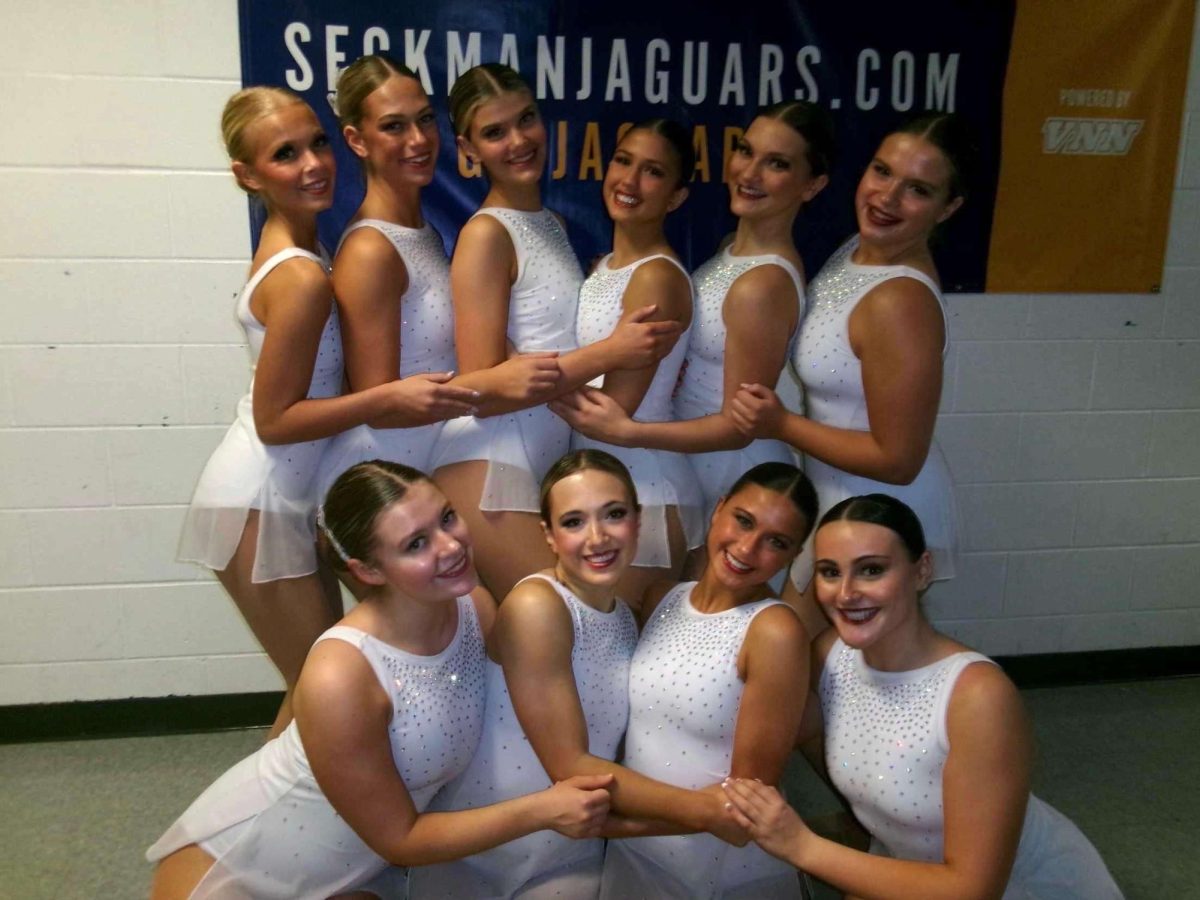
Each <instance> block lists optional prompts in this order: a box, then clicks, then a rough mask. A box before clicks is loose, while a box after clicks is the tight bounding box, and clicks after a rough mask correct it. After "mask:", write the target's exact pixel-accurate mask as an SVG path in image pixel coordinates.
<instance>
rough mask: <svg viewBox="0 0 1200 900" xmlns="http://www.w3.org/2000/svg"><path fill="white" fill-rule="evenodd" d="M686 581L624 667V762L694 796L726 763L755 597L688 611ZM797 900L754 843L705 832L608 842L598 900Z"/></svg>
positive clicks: (790, 873) (794, 889) (789, 877)
mask: <svg viewBox="0 0 1200 900" xmlns="http://www.w3.org/2000/svg"><path fill="white" fill-rule="evenodd" d="M695 586H696V585H695V583H694V582H688V583H685V584H680V585H677V586H676V587H674V588H672V589H671V591H670V592H669V593H668V594H667V595H666V596H665V597H664V598H663V599H662V601H661V602H660V603H659V605H658V607H657V608H656V609H655V610H654V613H653V614H652V615H651V617H650V619H649V621H647V623H646V627H645V628H644V629H643V631H642V637H641V640H640V641H639V642H638V647H637V650H636V651H635V652H634V654H633V663H632V665H631V666H630V670H629V729H628V731H627V733H626V735H625V765H626V766H628V767H629V768H631V769H634V770H636V771H638V772H641V773H643V774H645V775H648V776H650V777H651V778H656V779H658V780H659V781H664V782H667V783H669V784H673V785H677V786H679V787H684V788H690V789H697V788H702V787H706V786H708V785H710V784H714V783H716V782H718V781H721V780H722V779H723V778H725V776H726V775H728V774H729V771H730V767H731V765H732V762H733V738H734V732H735V730H736V728H737V719H738V712H739V710H740V708H741V701H742V692H743V690H744V688H745V684H744V682H743V681H742V680H741V678H740V677H739V676H738V671H737V658H738V654H739V652H740V651H741V648H742V643H743V642H744V641H745V638H746V632H747V631H748V630H749V628H750V623H751V622H752V621H753V620H754V617H755V616H756V615H758V614H759V613H760V612H762V610H764V609H767V608H768V607H770V606H775V605H777V604H779V603H780V601H779V600H760V601H758V602H756V603H748V604H746V605H745V606H739V607H735V608H734V609H730V610H725V611H723V612H719V613H701V612H698V611H697V610H696V609H695V608H694V607H693V606H692V603H691V594H692V590H693V589H694V588H695ZM648 891H653V896H663V897H671V898H675V897H688V898H706V897H739V898H742V897H762V896H766V897H791V896H799V884H798V882H797V879H796V874H795V870H794V869H792V868H791V867H790V866H788V865H787V864H786V863H783V862H780V861H779V860H777V859H774V858H773V857H770V856H768V855H767V854H766V853H765V852H764V851H763V850H761V849H760V848H759V847H758V845H756V844H747V845H746V846H745V847H740V848H737V847H733V846H731V845H730V844H726V843H725V842H724V841H722V840H720V839H719V838H717V837H714V836H713V835H711V834H688V835H671V836H663V837H645V838H633V839H630V840H623V841H614V842H612V843H610V845H609V850H608V859H607V860H606V861H605V873H604V885H603V889H602V891H601V897H602V898H606V900H607V898H612V900H616V898H624V897H627V896H646V895H647V893H646V892H648Z"/></svg>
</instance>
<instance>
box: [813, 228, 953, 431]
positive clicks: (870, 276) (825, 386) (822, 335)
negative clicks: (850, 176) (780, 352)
mask: <svg viewBox="0 0 1200 900" xmlns="http://www.w3.org/2000/svg"><path fill="white" fill-rule="evenodd" d="M857 246H858V238H857V237H854V238H851V239H850V240H849V241H847V242H846V243H845V244H843V245H842V246H841V247H840V248H839V249H838V250H837V251H836V252H835V253H834V254H833V256H831V257H830V258H829V261H828V262H827V263H825V265H824V266H823V267H822V268H821V271H820V272H819V273H818V274H817V277H816V278H814V279H813V280H812V283H811V284H810V285H809V287H808V298H809V306H808V315H806V316H805V318H804V324H803V325H802V326H801V328H800V338H799V340H798V341H797V342H796V348H795V351H794V352H793V354H792V367H793V370H794V372H795V374H796V377H797V378H798V379H799V380H800V383H801V384H802V385H803V386H804V398H805V405H806V407H807V410H808V416H809V417H810V418H811V419H813V420H814V421H816V422H820V423H822V424H824V425H831V426H833V427H835V428H849V429H853V430H855V431H869V430H870V428H871V425H870V422H869V421H868V418H867V404H866V398H865V396H864V392H863V384H862V366H861V364H860V362H859V359H858V357H857V356H855V355H854V351H853V350H852V349H851V347H850V314H851V313H852V312H854V308H855V307H856V306H857V305H858V302H859V301H860V300H861V299H862V298H863V297H864V296H865V295H866V294H867V292H868V291H870V290H871V289H872V288H874V287H877V286H878V285H880V284H882V283H883V282H885V281H887V280H889V279H892V278H915V279H916V280H917V281H920V282H921V283H922V284H924V285H925V286H926V287H928V288H929V289H930V290H931V291H933V295H934V297H936V298H937V301H938V305H939V306H940V307H941V310H942V316H943V319H944V318H945V315H946V306H945V302H944V301H943V300H942V293H941V290H939V288H938V286H937V284H936V283H935V282H934V281H933V279H931V278H930V277H929V276H928V275H926V274H925V273H924V272H919V271H917V270H916V269H914V268H912V267H910V266H863V265H859V264H857V263H855V262H854V261H853V260H852V259H851V258H850V257H851V254H852V253H853V252H854V249H855V248H856V247H857ZM947 334H949V327H948V326H947ZM944 352H945V350H944V348H943V353H944Z"/></svg>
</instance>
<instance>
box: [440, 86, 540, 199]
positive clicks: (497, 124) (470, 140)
mask: <svg viewBox="0 0 1200 900" xmlns="http://www.w3.org/2000/svg"><path fill="white" fill-rule="evenodd" d="M458 145H459V147H460V148H461V149H462V150H463V152H464V153H466V154H467V155H468V156H470V157H472V158H474V159H476V160H478V161H479V162H481V163H482V164H483V167H484V168H485V169H486V170H487V174H488V177H489V178H490V179H491V180H492V182H493V183H500V184H522V185H523V184H534V183H537V181H538V180H539V179H540V178H541V177H542V170H543V169H544V168H545V167H546V126H545V124H544V123H543V122H542V117H541V114H540V113H539V112H538V108H537V104H536V103H535V102H534V100H533V96H532V95H531V94H529V93H528V92H527V91H506V92H504V93H501V94H497V95H496V96H495V97H492V98H490V99H488V100H485V101H483V102H482V103H480V104H479V106H478V107H477V108H476V109H475V111H474V113H473V114H472V115H471V122H470V125H469V127H468V128H467V131H466V134H463V135H460V136H459V138H458Z"/></svg>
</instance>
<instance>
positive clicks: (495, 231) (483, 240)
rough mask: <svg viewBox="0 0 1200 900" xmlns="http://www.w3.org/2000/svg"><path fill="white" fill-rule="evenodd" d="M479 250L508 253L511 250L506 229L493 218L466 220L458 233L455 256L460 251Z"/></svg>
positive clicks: (476, 217)
mask: <svg viewBox="0 0 1200 900" xmlns="http://www.w3.org/2000/svg"><path fill="white" fill-rule="evenodd" d="M481 248H488V249H491V250H493V251H507V252H509V253H511V252H512V250H513V245H512V238H511V237H510V236H509V233H508V229H507V228H505V227H504V223H503V222H501V221H500V220H499V219H497V218H496V217H495V216H488V215H483V216H472V217H471V218H469V219H467V221H466V224H465V225H463V227H462V228H461V229H460V230H459V232H458V243H457V244H456V245H455V248H454V253H455V255H456V256H457V255H458V253H459V251H460V250H475V249H481Z"/></svg>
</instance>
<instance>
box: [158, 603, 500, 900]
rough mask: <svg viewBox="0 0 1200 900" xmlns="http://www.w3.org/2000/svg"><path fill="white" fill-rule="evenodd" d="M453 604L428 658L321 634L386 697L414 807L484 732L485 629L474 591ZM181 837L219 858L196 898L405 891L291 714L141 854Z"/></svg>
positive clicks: (345, 633) (176, 845) (302, 899)
mask: <svg viewBox="0 0 1200 900" xmlns="http://www.w3.org/2000/svg"><path fill="white" fill-rule="evenodd" d="M455 602H456V603H457V604H458V627H457V629H456V630H455V633H454V637H453V638H451V640H450V643H449V644H448V645H447V646H446V648H445V649H444V650H442V651H441V652H440V653H437V654H434V655H432V656H418V655H415V654H412V653H407V652H405V651H403V650H401V649H399V648H397V647H393V646H390V645H388V644H385V643H383V642H382V641H380V640H378V639H376V638H373V637H371V636H370V635H368V634H366V633H365V632H363V631H360V630H359V629H357V628H351V627H348V626H344V625H337V626H334V627H333V628H331V629H329V630H328V631H326V632H325V633H324V634H322V635H321V636H320V637H319V638H318V639H317V640H318V641H322V640H341V641H345V642H346V643H349V644H351V645H353V646H354V647H355V648H357V649H358V650H359V652H361V653H362V655H363V656H364V658H365V659H366V660H367V662H368V664H369V665H370V666H371V669H372V671H373V672H374V674H375V677H376V678H377V679H378V680H379V684H380V686H381V687H382V688H383V690H384V691H385V692H386V693H387V695H388V697H389V698H390V699H391V703H392V710H393V715H392V719H391V721H390V723H389V724H388V740H389V743H390V744H391V751H392V759H393V761H394V762H395V765H396V770H397V771H398V772H399V774H400V776H401V777H402V778H403V779H404V783H405V786H406V787H407V788H408V791H409V794H410V795H411V796H412V800H413V804H414V806H415V807H416V809H417V811H418V812H422V811H424V810H425V808H426V807H427V806H428V804H429V801H430V800H431V799H432V797H433V795H434V793H435V792H436V791H437V790H438V788H440V787H441V786H442V785H443V784H444V783H445V782H447V781H448V780H450V779H451V778H453V777H454V776H455V775H457V774H459V773H460V772H461V771H462V770H463V768H464V767H465V766H466V765H467V762H468V761H469V760H470V759H471V755H472V753H473V752H474V749H475V745H476V743H477V742H478V740H479V734H480V731H481V730H482V723H483V715H484V660H485V658H486V657H485V651H484V644H483V634H482V632H481V630H480V627H479V620H478V618H477V617H476V615H475V605H474V603H473V602H472V600H471V598H470V597H459V598H458V599H457V601H455ZM346 762H347V764H348V765H353V760H347V761H346ZM189 844H198V845H200V846H201V847H202V848H203V849H204V850H205V852H207V853H208V854H209V855H210V856H212V857H213V858H214V859H215V860H216V861H215V863H214V865H213V866H212V867H211V868H210V869H209V870H208V872H207V873H206V874H205V876H204V877H203V878H202V879H201V881H200V883H199V884H198V885H197V886H196V888H195V890H194V891H193V893H192V895H191V896H192V897H194V898H197V900H218V898H230V897H261V898H264V900H265V898H278V900H285V898H286V900H323V898H326V897H329V896H333V895H340V894H342V893H343V892H345V891H347V890H349V889H351V888H358V887H364V886H367V885H368V883H370V885H371V889H372V890H375V891H376V892H378V891H379V890H380V889H381V887H384V886H386V888H385V890H384V893H383V896H392V894H391V893H390V891H392V890H401V892H402V890H403V885H402V883H403V875H402V873H400V872H399V871H398V870H391V871H390V872H389V871H388V865H387V862H386V861H385V860H384V859H382V858H381V857H380V856H379V855H378V854H377V853H375V851H374V850H372V849H371V848H370V847H368V846H367V844H366V843H365V842H364V841H363V839H362V838H361V837H359V835H358V834H357V833H356V832H355V831H354V830H353V829H352V828H351V827H350V825H349V824H348V823H347V822H346V820H345V819H343V818H342V816H341V815H340V814H339V813H338V812H337V810H335V809H334V808H333V806H332V804H330V802H329V800H328V798H326V796H325V794H324V793H323V792H322V790H321V787H320V785H318V784H317V781H316V778H315V777H314V775H313V773H312V769H311V767H310V766H309V763H308V757H307V754H306V753H305V751H304V745H303V743H302V742H301V740H300V732H299V729H298V727H297V726H296V723H295V722H292V723H291V724H290V725H289V726H288V727H287V729H286V730H285V731H284V732H283V734H281V735H280V736H279V737H277V738H275V739H274V740H272V741H269V742H267V743H266V744H264V745H263V746H262V747H261V748H260V749H259V750H258V751H257V752H256V753H254V754H252V755H250V756H248V757H246V758H245V759H243V760H242V761H241V762H239V763H237V764H236V765H235V766H233V767H232V768H231V769H229V770H228V771H227V772H226V773H225V774H224V775H222V776H221V777H220V778H218V779H217V780H216V781H215V782H214V783H213V784H212V785H210V786H209V788H208V789H207V790H206V791H205V792H204V793H202V794H201V795H200V796H199V797H198V798H197V799H196V800H195V802H193V803H192V805H191V806H190V807H188V809H187V811H186V812H184V814H183V815H182V816H180V817H179V818H178V819H177V820H176V821H175V823H174V824H172V825H171V827H170V828H168V829H167V831H166V833H165V834H164V835H163V836H162V837H161V838H160V839H159V840H158V841H157V842H156V843H155V844H154V846H152V847H151V848H150V849H149V851H147V854H146V856H147V859H149V860H150V861H151V862H156V861H158V860H161V859H163V858H165V857H166V856H169V855H170V854H171V853H173V852H175V851H176V850H178V849H180V848H181V847H186V846H187V845H189Z"/></svg>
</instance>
